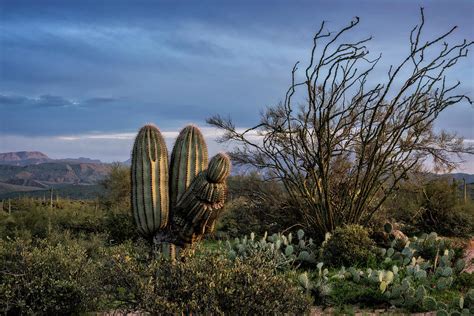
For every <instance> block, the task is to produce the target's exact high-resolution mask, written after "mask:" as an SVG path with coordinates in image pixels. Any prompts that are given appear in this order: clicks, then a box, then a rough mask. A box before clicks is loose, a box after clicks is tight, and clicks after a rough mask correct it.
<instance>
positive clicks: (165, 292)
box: [109, 249, 311, 315]
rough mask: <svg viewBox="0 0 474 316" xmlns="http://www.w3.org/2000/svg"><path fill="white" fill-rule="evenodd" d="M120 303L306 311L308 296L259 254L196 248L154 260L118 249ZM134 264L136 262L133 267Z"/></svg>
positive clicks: (164, 308) (165, 308) (174, 309)
mask: <svg viewBox="0 0 474 316" xmlns="http://www.w3.org/2000/svg"><path fill="white" fill-rule="evenodd" d="M111 258H112V259H111V260H112V264H111V265H110V266H109V268H110V269H111V271H113V274H114V276H115V277H114V279H112V280H113V282H114V284H110V285H109V288H110V289H116V292H120V297H121V301H122V303H123V305H122V309H127V308H128V310H133V309H140V310H143V311H148V312H151V313H170V314H176V313H183V312H186V313H191V312H192V313H202V314H224V313H233V312H235V311H239V314H243V315H248V314H257V315H262V314H272V313H278V314H281V313H295V314H302V313H304V312H307V310H308V308H309V306H310V304H311V300H310V297H309V296H307V295H305V294H304V293H303V291H302V290H301V289H300V288H299V287H298V286H297V284H296V283H295V282H294V281H292V280H290V279H288V278H287V277H285V276H284V275H281V274H276V273H275V272H274V270H273V269H271V267H269V266H268V264H267V263H266V262H265V261H264V260H262V259H260V258H252V259H249V260H245V261H242V260H238V259H237V260H235V261H233V260H231V259H229V258H227V256H226V255H225V254H223V253H220V252H216V251H207V250H202V249H201V250H198V252H197V253H196V254H195V255H194V256H192V257H187V258H186V260H185V261H184V262H181V261H179V262H176V263H174V264H173V263H170V262H166V261H160V260H157V261H153V262H152V263H151V264H144V263H143V261H142V264H140V260H141V259H140V257H134V256H133V255H130V253H129V254H126V255H124V252H123V251H121V252H120V253H118V254H116V255H112V256H111ZM137 267H138V268H137Z"/></svg>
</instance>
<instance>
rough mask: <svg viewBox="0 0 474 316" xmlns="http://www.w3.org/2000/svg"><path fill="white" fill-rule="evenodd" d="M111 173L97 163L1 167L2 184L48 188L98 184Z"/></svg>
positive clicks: (107, 168)
mask: <svg viewBox="0 0 474 316" xmlns="http://www.w3.org/2000/svg"><path fill="white" fill-rule="evenodd" d="M109 171H110V165H107V164H102V163H100V164H97V163H66V162H47V163H41V164H34V165H28V166H13V165H0V182H4V183H9V184H14V185H26V186H36V187H39V188H45V187H48V186H49V185H50V184H60V183H71V184H96V183H97V182H98V181H100V180H102V179H103V178H104V177H105V176H106V175H107V174H108V172H109Z"/></svg>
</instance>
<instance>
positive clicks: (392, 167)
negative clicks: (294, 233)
mask: <svg viewBox="0 0 474 316" xmlns="http://www.w3.org/2000/svg"><path fill="white" fill-rule="evenodd" d="M357 24H359V18H356V19H355V20H354V21H352V22H351V23H350V24H349V25H348V26H347V27H344V28H342V29H341V30H340V31H338V32H335V33H329V32H328V33H326V32H325V31H324V22H323V23H322V24H321V27H320V29H319V31H318V32H317V33H316V35H315V36H314V42H313V48H312V51H311V55H310V61H309V64H308V65H307V67H306V68H305V71H304V76H303V77H304V78H303V80H301V81H299V80H297V79H296V77H297V70H298V68H297V66H298V63H296V65H295V66H294V67H293V71H292V84H291V86H290V88H289V89H288V92H287V94H286V97H285V100H284V102H282V103H281V104H279V105H277V106H274V107H270V108H268V109H267V110H266V111H265V112H264V113H263V114H262V116H261V121H260V123H259V124H258V125H256V126H254V127H251V128H249V129H246V130H244V131H242V130H239V129H237V128H236V127H235V125H234V123H233V122H232V121H231V120H230V119H224V118H222V117H220V116H218V115H217V116H214V117H211V118H209V119H208V123H209V124H211V125H213V126H215V127H218V128H220V129H223V130H224V131H225V133H224V135H223V137H222V138H221V139H220V141H223V142H225V141H231V142H233V143H234V144H236V145H238V146H237V147H236V149H235V150H234V152H233V153H232V158H233V160H234V162H235V163H236V164H246V165H251V166H253V167H255V168H258V169H264V170H266V171H265V174H266V176H267V178H272V179H277V180H279V181H281V182H282V183H283V184H284V186H285V188H286V190H287V191H288V193H289V194H290V196H291V197H292V199H293V200H294V203H298V204H299V207H300V209H301V211H302V212H303V215H304V219H305V224H306V225H307V226H308V227H309V228H313V229H315V231H316V232H317V233H324V232H327V231H332V230H333V229H334V228H335V227H337V226H340V225H342V224H352V223H353V224H359V223H360V224H364V223H366V222H367V221H368V220H370V218H371V217H372V215H373V214H374V213H375V212H377V210H379V209H380V208H381V207H382V205H383V203H384V201H385V200H386V199H387V197H388V196H390V195H391V194H392V192H394V190H396V188H397V186H398V184H399V183H400V181H402V180H403V179H405V178H407V177H408V175H409V174H410V172H412V171H415V170H417V169H419V168H420V166H421V165H422V163H423V162H425V161H426V160H427V159H432V160H433V162H434V164H435V166H436V168H439V169H445V168H448V169H449V168H452V167H453V166H455V164H456V161H455V160H454V159H453V158H454V157H453V154H456V155H457V157H458V158H460V156H459V154H461V153H471V154H472V153H474V149H473V148H472V147H467V146H465V145H464V143H463V140H462V138H460V137H458V136H457V135H455V134H449V133H446V132H441V133H435V132H434V131H433V122H434V120H435V119H436V118H437V117H438V115H439V114H440V113H441V112H442V111H443V110H444V109H446V108H447V107H450V106H452V105H454V104H457V103H459V102H461V101H463V100H466V101H468V102H470V103H471V100H470V99H469V98H468V97H467V96H466V95H463V94H461V93H458V92H457V88H458V86H459V85H460V83H459V82H457V83H454V84H451V83H449V81H447V80H446V73H447V72H448V71H449V70H450V69H451V68H452V66H454V65H455V64H456V63H457V62H458V60H460V59H461V58H462V57H466V56H467V51H468V50H467V48H468V47H469V46H471V45H472V44H473V42H467V41H466V40H464V41H463V42H462V43H459V44H448V43H446V42H445V41H446V40H447V38H448V37H449V36H450V35H451V34H452V33H453V32H454V30H455V29H456V27H453V28H452V29H450V30H449V31H448V32H446V33H444V34H442V35H440V36H439V37H437V38H434V39H432V40H428V41H426V42H425V41H424V40H422V37H421V34H422V30H423V26H424V24H425V19H424V14H423V9H421V23H420V24H419V25H417V26H415V27H414V28H413V29H412V31H411V33H410V51H409V54H408V56H406V58H404V59H403V60H402V62H401V63H400V64H399V65H397V66H391V67H390V69H389V70H388V74H387V75H388V76H387V79H386V82H385V83H378V84H373V85H372V86H371V85H370V83H369V77H370V75H371V74H372V73H373V70H374V69H375V66H376V65H377V63H378V61H379V60H380V58H381V55H380V56H378V57H377V58H375V59H373V60H369V52H368V50H367V47H366V44H367V42H369V41H370V40H371V38H365V39H362V40H359V41H350V42H344V41H343V40H342V38H343V37H344V35H345V34H346V33H347V32H349V31H350V30H352V29H353V28H354V27H356V25H357ZM302 95H303V96H304V98H303V99H301V100H302V101H301V102H299V104H298V105H295V103H297V101H295V100H297V99H298V97H300V96H302ZM255 136H257V137H255Z"/></svg>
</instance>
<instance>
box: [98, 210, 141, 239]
mask: <svg viewBox="0 0 474 316" xmlns="http://www.w3.org/2000/svg"><path fill="white" fill-rule="evenodd" d="M103 225H104V227H103V228H104V230H105V231H106V232H107V233H108V235H109V239H110V241H111V242H113V243H122V242H125V241H126V240H137V239H138V238H139V237H140V235H139V233H138V230H137V228H136V226H135V222H134V219H133V216H132V212H131V211H130V209H125V210H123V209H115V210H113V209H112V210H108V211H107V213H106V216H105V218H104V221H103Z"/></svg>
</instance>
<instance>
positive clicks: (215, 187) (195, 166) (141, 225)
mask: <svg viewBox="0 0 474 316" xmlns="http://www.w3.org/2000/svg"><path fill="white" fill-rule="evenodd" d="M170 160H171V161H170V163H169V164H168V152H167V148H166V144H165V142H164V139H163V136H162V135H161V133H160V131H159V130H158V128H157V127H155V126H153V125H145V126H144V127H142V128H141V129H140V131H139V133H138V135H137V137H136V139H135V143H134V146H133V150H132V168H131V183H132V210H133V214H134V218H135V222H136V224H137V228H138V231H139V232H140V234H142V235H143V236H144V237H146V238H148V239H149V240H152V241H153V242H154V244H155V245H156V246H158V247H157V248H156V249H157V250H159V251H161V253H162V254H163V255H164V256H165V257H167V258H171V259H174V257H175V255H176V252H177V251H179V249H182V248H189V247H190V246H192V245H193V244H194V243H195V242H197V241H199V240H200V239H202V237H203V236H204V234H205V233H207V232H210V231H212V230H213V229H214V224H215V221H216V220H217V217H218V215H219V213H220V211H221V209H222V207H223V206H224V202H225V199H226V192H227V186H226V179H227V177H228V176H229V174H230V168H231V164H230V159H229V157H228V156H227V155H226V154H223V153H220V154H217V155H216V156H214V157H213V158H212V159H211V161H210V162H209V167H208V153H207V146H206V143H205V141H204V137H203V135H202V133H201V131H200V130H199V129H198V128H197V127H196V126H194V125H189V126H187V127H185V128H184V129H183V130H182V131H181V132H180V134H179V136H178V138H177V140H176V143H175V145H174V148H173V151H172V153H171V159H170Z"/></svg>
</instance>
